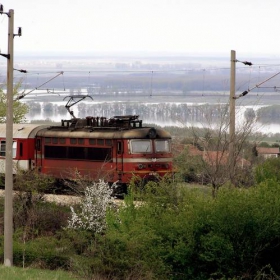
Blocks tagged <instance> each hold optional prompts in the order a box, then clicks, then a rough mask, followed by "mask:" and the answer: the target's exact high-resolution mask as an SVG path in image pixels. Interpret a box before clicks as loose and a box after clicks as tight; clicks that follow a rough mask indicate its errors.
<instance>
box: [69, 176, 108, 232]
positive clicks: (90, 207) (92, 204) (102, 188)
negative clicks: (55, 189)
mask: <svg viewBox="0 0 280 280" xmlns="http://www.w3.org/2000/svg"><path fill="white" fill-rule="evenodd" d="M113 189H114V185H113V186H112V187H110V186H109V185H108V183H106V182H104V181H103V180H99V182H97V183H93V184H92V185H91V186H88V187H86V189H85V196H84V198H83V199H82V203H81V205H80V208H79V209H78V210H77V211H75V209H74V208H73V207H70V209H71V213H72V215H71V217H70V219H69V220H68V226H67V227H68V228H71V229H83V230H91V231H94V232H96V233H100V232H102V231H103V230H104V229H105V228H106V211H107V208H108V207H110V206H112V205H113V199H114V198H113V197H112V192H113Z"/></svg>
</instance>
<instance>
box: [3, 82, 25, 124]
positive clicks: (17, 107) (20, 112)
mask: <svg viewBox="0 0 280 280" xmlns="http://www.w3.org/2000/svg"><path fill="white" fill-rule="evenodd" d="M20 87H21V81H19V82H18V83H17V84H16V85H15V86H14V91H13V96H14V103H13V113H14V123H21V122H24V121H25V115H26V114H27V113H28V111H29V108H28V106H27V105H26V104H24V103H21V102H20V101H19V100H16V96H17V95H18V91H19V88H20ZM6 104H7V94H6V93H5V92H4V91H3V88H1V87H0V123H5V122H6Z"/></svg>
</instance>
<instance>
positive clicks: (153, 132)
mask: <svg viewBox="0 0 280 280" xmlns="http://www.w3.org/2000/svg"><path fill="white" fill-rule="evenodd" d="M148 136H149V138H151V139H154V138H156V136H157V131H156V129H155V128H151V129H150V130H149V132H148Z"/></svg>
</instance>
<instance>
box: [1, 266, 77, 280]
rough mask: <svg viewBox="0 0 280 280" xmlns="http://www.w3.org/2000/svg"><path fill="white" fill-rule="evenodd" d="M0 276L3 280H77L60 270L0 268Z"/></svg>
mask: <svg viewBox="0 0 280 280" xmlns="http://www.w3.org/2000/svg"><path fill="white" fill-rule="evenodd" d="M0 275H1V278H2V279H5V280H17V279H18V280H30V279H33V280H37V279H38V280H39V279H40V280H57V279H59V280H75V279H76V280H77V277H75V276H74V275H73V274H71V273H69V272H65V271H62V270H55V271H51V270H46V269H44V270H42V269H34V268H26V269H23V268H18V267H15V266H13V267H5V266H0Z"/></svg>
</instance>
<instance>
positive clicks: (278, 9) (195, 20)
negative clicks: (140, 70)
mask: <svg viewBox="0 0 280 280" xmlns="http://www.w3.org/2000/svg"><path fill="white" fill-rule="evenodd" d="M0 3H1V4H3V6H4V11H5V12H8V11H9V10H10V9H13V10H14V27H15V33H17V27H19V26H20V27H22V37H20V38H19V37H15V39H14V51H15V52H19V53H24V52H29V53H30V52H32V53H40V54H47V53H50V52H58V53H61V52H65V53H68V52H69V53H77V54H83V53H87V52H90V53H100V52H102V53H104V52H105V53H106V52H112V53H135V52H138V53H139V52H144V53H147V52H148V53H157V54H161V53H174V54H176V53H178V54H179V53H187V54H215V55H230V51H231V50H235V51H236V52H237V53H246V54H247V53H248V54H250V55H259V54H266V55H272V56H273V55H280V36H279V34H278V32H279V31H278V29H279V27H280V1H279V0H78V1H77V0H76V1H74V0H44V1H43V0H0ZM7 34H8V17H7V16H6V15H4V14H3V15H0V49H1V52H2V53H5V52H6V51H7V37H8V36H7Z"/></svg>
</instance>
